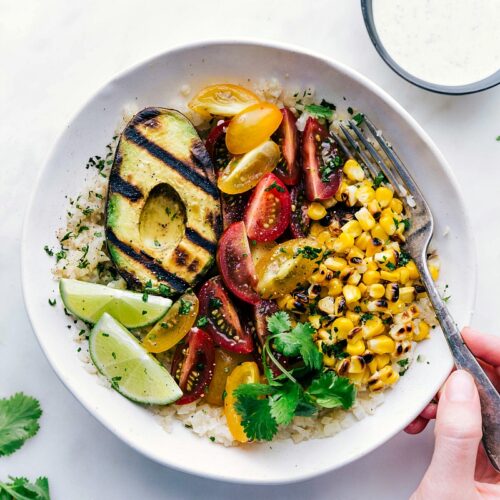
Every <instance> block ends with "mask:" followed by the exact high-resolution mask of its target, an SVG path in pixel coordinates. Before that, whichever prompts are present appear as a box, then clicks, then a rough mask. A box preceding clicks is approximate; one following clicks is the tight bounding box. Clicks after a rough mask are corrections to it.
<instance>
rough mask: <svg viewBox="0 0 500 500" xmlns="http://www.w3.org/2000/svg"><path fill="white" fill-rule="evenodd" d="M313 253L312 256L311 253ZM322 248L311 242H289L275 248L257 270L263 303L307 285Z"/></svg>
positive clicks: (261, 261) (302, 239)
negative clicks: (317, 254) (316, 254)
mask: <svg viewBox="0 0 500 500" xmlns="http://www.w3.org/2000/svg"><path fill="white" fill-rule="evenodd" d="M311 249H312V253H311ZM316 249H318V250H319V245H318V243H317V242H316V240H314V239H312V238H298V239H295V240H288V241H286V242H285V243H281V244H280V245H277V246H275V247H274V249H273V250H271V251H270V252H269V253H268V254H267V255H266V256H265V257H264V258H263V259H261V260H260V261H259V262H258V263H257V266H256V268H255V271H256V273H257V277H258V279H259V283H258V285H257V292H258V293H259V294H260V295H261V297H263V298H264V299H271V298H276V297H280V296H282V295H286V294H287V293H290V292H292V291H293V290H295V288H297V286H298V285H300V284H301V283H305V282H307V280H308V278H309V277H310V276H311V275H312V273H313V272H314V270H315V269H316V268H317V267H318V264H317V262H316V261H317V260H318V257H315V258H308V257H313V256H314V255H315V253H314V250H316Z"/></svg>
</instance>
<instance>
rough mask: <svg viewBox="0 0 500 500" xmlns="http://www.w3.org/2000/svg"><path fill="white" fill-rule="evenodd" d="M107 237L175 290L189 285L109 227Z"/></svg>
mask: <svg viewBox="0 0 500 500" xmlns="http://www.w3.org/2000/svg"><path fill="white" fill-rule="evenodd" d="M106 238H107V240H108V243H111V244H112V245H114V246H115V247H117V248H118V249H119V250H121V251H122V252H123V253H125V254H126V255H128V256H129V257H130V258H131V259H134V260H135V261H136V262H137V263H138V264H141V265H142V266H143V267H145V268H146V269H147V270H148V271H150V272H151V273H153V274H154V275H155V276H156V277H157V278H158V280H160V281H162V282H165V283H168V284H169V286H170V287H171V288H173V289H174V291H175V292H179V293H180V292H183V291H184V290H185V289H186V288H188V287H189V283H187V282H186V281H184V280H183V279H182V278H179V277H178V276H176V275H175V274H172V273H170V272H168V271H167V270H166V269H164V268H163V267H162V266H160V265H159V264H157V263H156V262H155V260H154V259H153V258H152V257H150V256H149V255H147V254H146V253H144V252H141V253H137V252H136V251H135V250H134V249H133V248H131V247H130V246H128V245H127V244H126V243H124V242H123V241H121V240H120V239H119V238H118V237H117V236H116V234H115V233H114V232H113V230H112V229H111V228H109V227H108V228H106ZM124 278H125V279H126V276H124Z"/></svg>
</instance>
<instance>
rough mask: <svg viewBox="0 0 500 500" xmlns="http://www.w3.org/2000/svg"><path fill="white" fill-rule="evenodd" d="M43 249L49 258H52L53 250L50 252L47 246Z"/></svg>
mask: <svg viewBox="0 0 500 500" xmlns="http://www.w3.org/2000/svg"><path fill="white" fill-rule="evenodd" d="M43 249H44V250H45V253H46V254H47V255H48V256H49V257H52V256H53V255H54V251H53V250H51V249H50V248H49V247H48V245H45V246H44V247H43Z"/></svg>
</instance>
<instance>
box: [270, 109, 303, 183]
mask: <svg viewBox="0 0 500 500" xmlns="http://www.w3.org/2000/svg"><path fill="white" fill-rule="evenodd" d="M281 114H282V115H283V121H282V122H281V125H280V128H279V129H278V130H277V132H276V134H275V137H276V139H277V140H276V142H277V143H278V144H279V146H280V149H281V158H280V161H279V163H278V166H277V167H276V171H275V174H276V175H277V176H278V177H279V178H280V179H281V180H282V181H283V182H284V183H285V184H286V185H287V186H294V185H295V184H297V183H298V182H299V179H300V165H299V154H298V148H299V131H298V130H297V126H296V122H297V118H295V115H294V114H293V113H292V112H291V111H290V110H289V109H288V108H283V109H282V110H281Z"/></svg>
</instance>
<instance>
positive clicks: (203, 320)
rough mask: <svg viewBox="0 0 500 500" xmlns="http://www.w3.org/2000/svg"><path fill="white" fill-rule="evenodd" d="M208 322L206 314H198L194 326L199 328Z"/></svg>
mask: <svg viewBox="0 0 500 500" xmlns="http://www.w3.org/2000/svg"><path fill="white" fill-rule="evenodd" d="M207 323H208V318H207V317H206V316H200V317H199V318H198V321H197V322H196V326H199V327H200V328H203V327H204V326H206V325H207Z"/></svg>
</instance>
